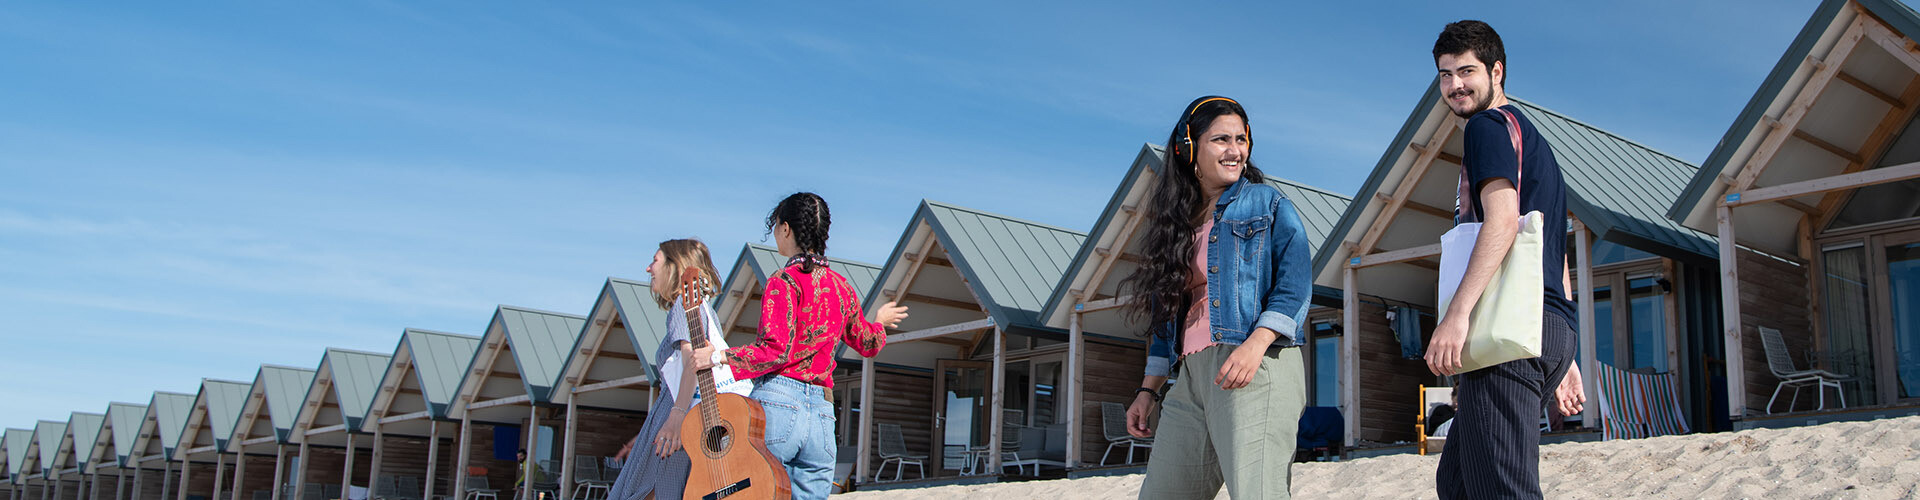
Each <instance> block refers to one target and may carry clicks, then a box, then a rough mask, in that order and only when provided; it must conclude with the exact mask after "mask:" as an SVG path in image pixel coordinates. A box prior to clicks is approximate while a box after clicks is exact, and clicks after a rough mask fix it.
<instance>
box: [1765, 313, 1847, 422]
mask: <svg viewBox="0 0 1920 500" xmlns="http://www.w3.org/2000/svg"><path fill="white" fill-rule="evenodd" d="M1759 329H1760V343H1761V345H1762V346H1764V347H1766V349H1767V371H1771V372H1773V376H1774V378H1777V379H1780V383H1779V384H1778V385H1775V386H1773V397H1771V398H1767V413H1768V414H1772V413H1773V402H1774V400H1777V399H1780V390H1781V389H1786V388H1792V389H1793V399H1791V400H1788V402H1787V411H1793V407H1794V405H1796V404H1799V403H1800V388H1801V387H1807V386H1812V387H1813V388H1814V390H1816V391H1818V392H1819V393H1820V406H1819V407H1817V408H1814V409H1815V410H1824V409H1827V388H1828V387H1832V388H1833V392H1834V393H1835V394H1839V395H1840V407H1841V408H1846V407H1847V393H1846V392H1845V391H1843V390H1841V389H1840V383H1841V382H1852V381H1853V380H1854V377H1850V376H1846V375H1841V374H1838V373H1833V372H1829V371H1826V370H1820V369H1814V368H1808V369H1804V370H1803V369H1800V368H1799V367H1797V366H1794V364H1793V355H1792V354H1789V353H1788V352H1787V341H1786V339H1783V338H1781V337H1780V330H1775V329H1772V328H1767V327H1764V326H1762V327H1759Z"/></svg>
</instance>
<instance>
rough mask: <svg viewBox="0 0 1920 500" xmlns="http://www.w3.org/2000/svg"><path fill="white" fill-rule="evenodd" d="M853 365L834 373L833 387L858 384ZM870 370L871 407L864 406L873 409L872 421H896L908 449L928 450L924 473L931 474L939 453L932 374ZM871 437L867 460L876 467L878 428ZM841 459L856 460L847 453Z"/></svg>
mask: <svg viewBox="0 0 1920 500" xmlns="http://www.w3.org/2000/svg"><path fill="white" fill-rule="evenodd" d="M853 368H854V369H853V370H852V371H851V373H849V374H847V375H842V376H839V377H834V379H833V387H834V388H835V389H840V388H857V387H860V370H859V367H858V366H855V367H853ZM873 374H874V381H873V408H870V409H866V410H867V411H872V412H873V423H874V424H875V425H876V426H877V425H879V424H896V425H899V426H900V434H901V437H902V438H904V440H905V441H906V444H907V452H908V453H913V454H920V453H925V454H927V456H928V457H929V460H928V461H927V474H928V475H929V476H931V475H934V474H936V473H938V472H939V470H940V469H939V468H938V467H935V466H934V463H933V461H934V459H935V458H936V457H937V456H938V455H939V452H937V451H934V450H932V448H933V401H934V398H935V396H936V395H935V394H934V393H933V387H934V380H933V375H932V374H929V373H925V372H917V371H908V370H896V369H891V368H883V367H874V370H873ZM845 403H846V402H843V401H836V402H835V404H836V405H839V404H845ZM848 428H851V429H858V428H859V425H853V426H848ZM872 437H873V439H874V440H875V444H874V445H873V446H872V449H871V450H869V452H868V457H869V458H868V459H869V460H870V462H869V463H872V464H873V465H874V466H876V467H877V466H879V465H880V446H879V444H878V440H879V438H880V432H879V430H877V429H876V430H874V431H873V434H872ZM857 440H858V438H855V439H849V440H847V441H848V442H855V441H857ZM840 461H842V462H853V461H855V460H854V459H853V458H849V457H840ZM888 470H892V469H888ZM907 470H908V471H909V472H908V474H909V475H911V474H912V471H913V469H912V468H908V469H907Z"/></svg>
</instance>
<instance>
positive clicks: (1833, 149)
mask: <svg viewBox="0 0 1920 500" xmlns="http://www.w3.org/2000/svg"><path fill="white" fill-rule="evenodd" d="M1793 138H1795V139H1799V140H1802V141H1806V143H1807V144H1812V145H1814V146H1817V147H1819V148H1820V149H1824V150H1826V151H1827V152H1828V153H1833V155H1834V156H1838V157H1840V158H1841V159H1844V160H1847V162H1848V163H1860V154H1859V153H1855V152H1853V151H1847V149H1846V148H1842V147H1840V146H1835V145H1833V143H1831V142H1827V141H1826V139H1821V138H1819V137H1814V136H1813V134H1809V133H1807V131H1805V130H1798V129H1796V130H1794V131H1793Z"/></svg>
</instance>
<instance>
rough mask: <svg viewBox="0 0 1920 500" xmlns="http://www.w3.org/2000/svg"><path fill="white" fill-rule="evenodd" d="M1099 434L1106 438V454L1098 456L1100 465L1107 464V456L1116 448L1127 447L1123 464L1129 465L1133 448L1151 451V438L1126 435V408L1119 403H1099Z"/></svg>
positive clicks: (1131, 460)
mask: <svg viewBox="0 0 1920 500" xmlns="http://www.w3.org/2000/svg"><path fill="white" fill-rule="evenodd" d="M1100 434H1101V435H1104V436H1106V438H1107V452H1106V453H1102V454H1100V465H1106V464H1107V455H1111V454H1113V449H1114V448H1116V447H1120V446H1125V447H1127V461H1126V462H1124V463H1129V464H1130V463H1133V450H1134V449H1135V448H1146V449H1147V450H1149V451H1151V450H1153V438H1141V437H1133V434H1129V433H1127V407H1126V405H1122V404H1120V403H1114V402H1103V403H1100Z"/></svg>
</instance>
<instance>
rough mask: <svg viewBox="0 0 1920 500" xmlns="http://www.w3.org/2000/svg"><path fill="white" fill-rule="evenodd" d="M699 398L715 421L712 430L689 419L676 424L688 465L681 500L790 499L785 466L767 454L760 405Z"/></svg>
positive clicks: (733, 397)
mask: <svg viewBox="0 0 1920 500" xmlns="http://www.w3.org/2000/svg"><path fill="white" fill-rule="evenodd" d="M702 399H703V400H702V401H701V402H700V404H701V405H709V404H711V405H713V406H714V409H715V412H716V413H718V417H717V418H714V419H712V420H714V421H715V422H716V423H715V424H713V425H708V424H707V423H705V420H707V419H701V418H696V417H695V416H689V417H688V418H687V419H686V420H685V421H684V422H682V423H681V424H680V442H681V443H682V446H684V447H685V448H686V450H687V458H688V459H691V460H692V461H693V466H692V468H690V469H688V471H687V490H686V500H720V499H724V498H736V499H753V500H759V499H768V498H771V499H777V500H787V499H788V498H790V497H792V496H793V486H792V484H791V483H789V482H788V478H787V467H786V465H784V464H782V463H780V460H778V459H775V458H774V457H773V452H771V451H768V450H767V413H766V410H763V409H761V408H760V403H759V402H756V401H754V400H752V399H748V398H747V397H745V396H741V395H739V394H733V393H720V394H717V395H714V396H712V397H710V398H702Z"/></svg>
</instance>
